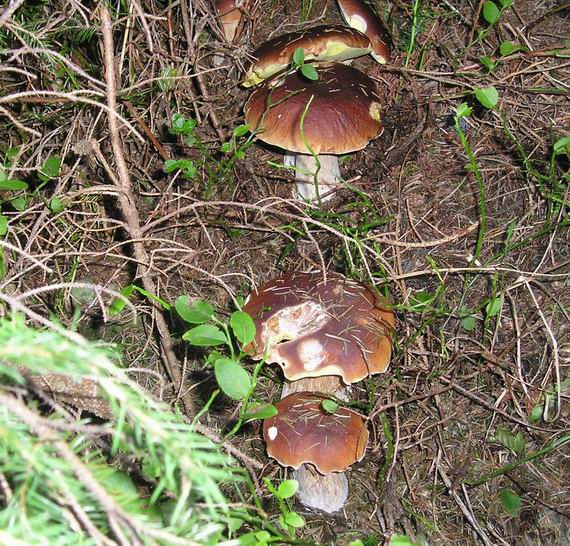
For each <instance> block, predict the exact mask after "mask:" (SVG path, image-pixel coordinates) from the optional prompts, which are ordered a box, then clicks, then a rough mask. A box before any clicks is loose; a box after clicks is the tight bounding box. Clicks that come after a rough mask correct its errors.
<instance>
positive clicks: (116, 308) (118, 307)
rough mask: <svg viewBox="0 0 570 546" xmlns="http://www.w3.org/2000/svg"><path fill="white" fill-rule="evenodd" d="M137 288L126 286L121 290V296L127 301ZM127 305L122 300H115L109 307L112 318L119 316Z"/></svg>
mask: <svg viewBox="0 0 570 546" xmlns="http://www.w3.org/2000/svg"><path fill="white" fill-rule="evenodd" d="M134 289H135V287H134V286H133V285H132V284H130V285H129V286H125V288H123V289H122V290H121V295H122V296H124V297H125V298H126V299H127V300H128V299H129V298H130V297H131V294H132V293H133V291H134ZM126 305H127V302H126V301H125V300H124V299H122V298H114V299H113V301H112V302H111V304H110V305H109V309H108V311H107V312H108V313H109V316H110V317H114V316H116V315H118V314H119V313H120V312H121V311H122V310H123V309H124V308H125V306H126Z"/></svg>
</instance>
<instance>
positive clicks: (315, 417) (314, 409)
mask: <svg viewBox="0 0 570 546" xmlns="http://www.w3.org/2000/svg"><path fill="white" fill-rule="evenodd" d="M328 399H330V397H328V396H326V395H325V394H320V393H314V392H297V393H294V394H290V395H289V396H286V397H285V398H282V399H281V400H279V402H277V403H276V404H275V407H276V408H277V411H278V413H277V415H274V416H273V417H270V418H269V419H266V420H265V421H264V422H263V437H264V439H265V442H266V443H267V453H268V454H269V456H270V457H273V458H274V459H277V461H278V462H279V464H281V465H283V466H290V467H292V468H295V469H297V468H299V467H300V466H301V465H302V464H306V463H310V464H312V465H313V466H314V467H315V468H316V469H317V470H318V471H319V472H320V473H321V474H323V475H326V474H330V473H331V472H342V471H343V470H346V469H347V468H348V467H349V466H351V465H352V464H354V463H355V462H357V461H360V460H362V457H364V451H365V450H366V444H367V443H368V430H367V428H366V424H365V421H364V419H363V418H362V416H361V415H359V414H358V413H356V412H355V411H352V410H351V409H348V408H345V407H342V406H339V407H338V409H337V410H336V411H335V412H334V413H328V412H327V411H325V409H324V408H323V401H325V400H328Z"/></svg>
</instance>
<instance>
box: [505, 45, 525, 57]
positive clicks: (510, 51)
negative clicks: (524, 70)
mask: <svg viewBox="0 0 570 546" xmlns="http://www.w3.org/2000/svg"><path fill="white" fill-rule="evenodd" d="M526 50H527V48H526V47H524V46H522V45H520V44H515V43H514V42H502V43H501V45H500V46H499V52H500V53H501V57H507V56H508V55H512V54H513V53H516V52H517V51H526Z"/></svg>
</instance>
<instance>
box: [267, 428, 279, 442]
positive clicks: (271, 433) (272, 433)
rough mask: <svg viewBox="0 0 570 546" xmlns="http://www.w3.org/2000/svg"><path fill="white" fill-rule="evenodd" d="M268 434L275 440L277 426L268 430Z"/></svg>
mask: <svg viewBox="0 0 570 546" xmlns="http://www.w3.org/2000/svg"><path fill="white" fill-rule="evenodd" d="M267 436H268V437H269V439H270V440H272V441H273V440H275V438H277V427H271V428H270V429H269V430H268V431H267Z"/></svg>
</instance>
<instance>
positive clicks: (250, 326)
mask: <svg viewBox="0 0 570 546" xmlns="http://www.w3.org/2000/svg"><path fill="white" fill-rule="evenodd" d="M230 326H231V327H232V330H233V332H234V334H235V336H236V338H237V339H238V341H239V342H240V343H241V344H242V345H247V344H248V343H251V342H252V341H253V340H254V338H255V324H254V322H253V319H252V318H251V317H250V316H249V315H248V314H247V313H245V312H244V311H234V312H233V313H232V316H231V317H230Z"/></svg>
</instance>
